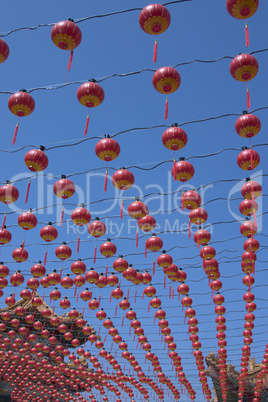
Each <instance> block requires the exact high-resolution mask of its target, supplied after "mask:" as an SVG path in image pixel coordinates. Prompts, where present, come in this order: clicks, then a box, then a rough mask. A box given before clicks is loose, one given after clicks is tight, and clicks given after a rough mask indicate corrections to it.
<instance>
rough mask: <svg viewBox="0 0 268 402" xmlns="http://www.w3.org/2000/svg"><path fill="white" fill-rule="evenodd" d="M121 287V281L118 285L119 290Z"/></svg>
mask: <svg viewBox="0 0 268 402" xmlns="http://www.w3.org/2000/svg"><path fill="white" fill-rule="evenodd" d="M120 287H121V281H119V283H118V289H120Z"/></svg>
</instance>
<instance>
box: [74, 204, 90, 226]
mask: <svg viewBox="0 0 268 402" xmlns="http://www.w3.org/2000/svg"><path fill="white" fill-rule="evenodd" d="M71 219H72V221H73V223H74V224H75V225H77V226H84V225H87V224H88V223H89V222H90V219H91V214H90V212H89V211H88V210H87V209H86V208H84V204H81V205H80V207H79V208H76V209H74V210H73V212H72V214H71Z"/></svg>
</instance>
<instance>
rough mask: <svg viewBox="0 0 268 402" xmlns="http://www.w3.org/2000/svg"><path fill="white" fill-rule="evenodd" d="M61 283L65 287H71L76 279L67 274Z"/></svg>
mask: <svg viewBox="0 0 268 402" xmlns="http://www.w3.org/2000/svg"><path fill="white" fill-rule="evenodd" d="M60 284H61V286H62V287H63V288H64V289H70V288H71V287H72V286H73V284H74V281H73V280H72V278H70V277H69V275H68V274H67V276H65V277H64V278H62V279H61V281H60Z"/></svg>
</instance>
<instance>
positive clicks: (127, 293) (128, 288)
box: [127, 288, 129, 301]
mask: <svg viewBox="0 0 268 402" xmlns="http://www.w3.org/2000/svg"><path fill="white" fill-rule="evenodd" d="M128 299H129V288H127V301H128Z"/></svg>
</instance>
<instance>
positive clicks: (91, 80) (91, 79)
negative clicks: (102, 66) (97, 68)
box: [88, 78, 97, 82]
mask: <svg viewBox="0 0 268 402" xmlns="http://www.w3.org/2000/svg"><path fill="white" fill-rule="evenodd" d="M88 82H97V81H96V80H95V78H90V79H89V80H88Z"/></svg>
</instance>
